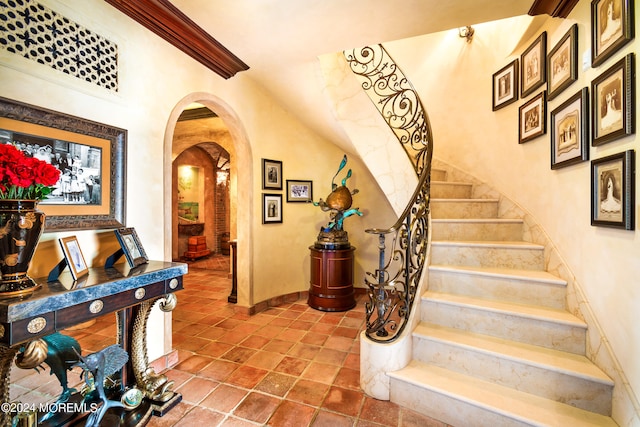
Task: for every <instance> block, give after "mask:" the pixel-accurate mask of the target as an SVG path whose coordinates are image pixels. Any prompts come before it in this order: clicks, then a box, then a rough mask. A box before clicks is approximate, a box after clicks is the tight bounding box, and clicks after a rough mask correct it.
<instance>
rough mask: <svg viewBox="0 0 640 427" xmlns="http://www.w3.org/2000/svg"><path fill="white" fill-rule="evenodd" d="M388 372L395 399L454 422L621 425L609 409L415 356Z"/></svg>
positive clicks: (510, 426)
mask: <svg viewBox="0 0 640 427" xmlns="http://www.w3.org/2000/svg"><path fill="white" fill-rule="evenodd" d="M389 377H390V378H391V383H390V395H391V401H392V402H396V403H400V404H402V405H403V406H405V407H408V408H410V409H412V410H414V411H416V412H420V413H423V414H427V415H429V416H431V417H433V418H436V419H438V420H440V421H443V422H445V423H447V424H450V425H454V426H467V425H470V424H469V422H470V420H473V425H475V426H491V427H524V426H529V427H530V426H538V427H542V426H546V427H548V426H552V427H568V426H571V427H595V426H598V427H615V426H617V424H616V423H615V422H614V421H613V420H612V419H611V418H610V417H607V416H604V415H600V414H597V413H594V412H590V411H585V410H584V409H580V408H576V407H573V406H571V405H567V404H564V403H560V402H557V401H555V400H551V399H546V398H543V397H539V396H535V395H532V394H529V393H525V392H521V391H518V390H515V389H512V388H510V387H505V386H501V385H498V384H494V383H491V382H488V381H484V380H481V379H478V378H474V377H471V376H468V375H464V374H461V373H458V372H454V371H451V370H448V369H444V368H441V367H438V366H434V365H430V364H426V363H423V362H419V361H416V360H413V361H411V362H410V363H409V365H407V366H406V367H405V368H403V369H401V370H398V371H395V372H390V373H389Z"/></svg>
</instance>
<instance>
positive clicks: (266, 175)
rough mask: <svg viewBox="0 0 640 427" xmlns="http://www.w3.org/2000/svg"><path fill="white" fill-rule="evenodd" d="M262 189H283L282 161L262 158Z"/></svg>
mask: <svg viewBox="0 0 640 427" xmlns="http://www.w3.org/2000/svg"><path fill="white" fill-rule="evenodd" d="M262 189H263V190H282V162H281V161H278V160H269V159H262Z"/></svg>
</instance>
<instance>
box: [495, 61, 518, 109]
mask: <svg viewBox="0 0 640 427" xmlns="http://www.w3.org/2000/svg"><path fill="white" fill-rule="evenodd" d="M492 88H493V96H492V98H493V111H496V110H499V109H501V108H503V107H506V106H507V105H509V104H511V103H513V102H515V101H517V100H518V59H514V60H513V61H511V62H510V63H509V64H507V65H505V66H504V67H502V68H501V69H500V70H499V71H498V72H496V73H494V74H493V82H492Z"/></svg>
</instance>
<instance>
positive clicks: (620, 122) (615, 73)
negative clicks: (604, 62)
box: [591, 53, 635, 146]
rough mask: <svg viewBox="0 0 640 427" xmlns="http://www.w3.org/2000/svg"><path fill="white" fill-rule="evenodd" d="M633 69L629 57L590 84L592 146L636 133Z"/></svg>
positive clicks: (632, 61) (632, 63)
mask: <svg viewBox="0 0 640 427" xmlns="http://www.w3.org/2000/svg"><path fill="white" fill-rule="evenodd" d="M634 66H635V65H634V55H633V53H630V54H628V55H627V56H625V57H624V58H622V59H621V60H620V61H618V62H617V63H615V64H614V65H613V66H612V67H610V68H609V69H608V70H607V71H605V72H604V73H602V74H601V75H600V76H598V77H597V78H596V79H594V80H593V81H592V82H591V98H592V101H591V127H592V135H593V141H592V142H591V144H592V145H593V146H597V145H601V144H604V143H607V142H611V141H614V140H616V139H619V138H622V137H624V136H626V135H631V134H633V133H634V132H635V126H634V123H635V96H634V94H635V73H634Z"/></svg>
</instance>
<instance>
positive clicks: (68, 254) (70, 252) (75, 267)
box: [59, 236, 89, 280]
mask: <svg viewBox="0 0 640 427" xmlns="http://www.w3.org/2000/svg"><path fill="white" fill-rule="evenodd" d="M59 242H60V246H61V247H62V252H63V253H64V258H65V260H66V261H67V265H68V266H69V270H71V276H73V280H78V279H79V278H80V277H82V276H84V275H86V274H88V273H89V268H88V267H87V263H86V262H85V260H84V255H82V250H80V244H79V243H78V239H77V238H76V236H70V237H62V238H60V239H59Z"/></svg>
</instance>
